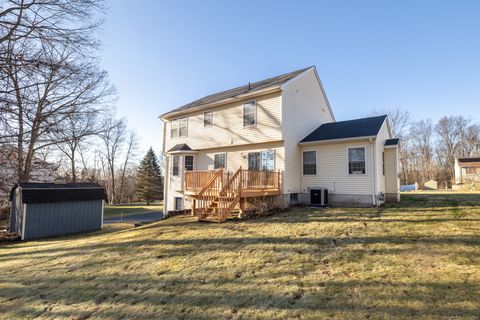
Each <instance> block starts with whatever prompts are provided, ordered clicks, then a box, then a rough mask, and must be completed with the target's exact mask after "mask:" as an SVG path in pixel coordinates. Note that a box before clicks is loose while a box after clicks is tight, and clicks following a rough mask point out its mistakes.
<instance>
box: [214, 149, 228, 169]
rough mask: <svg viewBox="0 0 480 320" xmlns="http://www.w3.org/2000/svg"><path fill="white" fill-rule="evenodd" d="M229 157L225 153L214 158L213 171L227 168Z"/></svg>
mask: <svg viewBox="0 0 480 320" xmlns="http://www.w3.org/2000/svg"><path fill="white" fill-rule="evenodd" d="M226 159H227V156H226V154H225V153H217V154H215V155H214V156H213V169H220V168H225V162H226Z"/></svg>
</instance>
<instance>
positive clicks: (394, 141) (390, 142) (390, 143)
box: [385, 138, 399, 146]
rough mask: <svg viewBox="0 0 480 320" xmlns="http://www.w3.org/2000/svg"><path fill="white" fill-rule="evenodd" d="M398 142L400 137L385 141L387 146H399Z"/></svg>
mask: <svg viewBox="0 0 480 320" xmlns="http://www.w3.org/2000/svg"><path fill="white" fill-rule="evenodd" d="M398 142H399V139H398V138H395V139H387V140H386V141H385V146H397V145H398Z"/></svg>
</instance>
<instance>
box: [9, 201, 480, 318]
mask: <svg viewBox="0 0 480 320" xmlns="http://www.w3.org/2000/svg"><path fill="white" fill-rule="evenodd" d="M416 197H421V201H419V198H416ZM444 197H446V196H445V195H435V194H433V195H413V194H412V195H409V196H407V197H405V201H404V202H402V203H400V204H396V205H390V206H386V207H384V208H381V209H375V208H371V209H348V208H336V209H325V210H320V209H307V208H305V209H292V210H291V211H289V212H285V213H282V214H278V215H275V216H271V217H267V218H261V219H260V218H259V219H252V220H247V221H241V222H233V221H227V222H226V223H223V224H209V223H198V222H197V221H195V219H194V218H193V217H190V216H177V217H173V218H170V219H167V220H164V221H160V222H157V223H155V224H150V225H147V226H143V227H140V228H135V229H121V230H117V231H114V232H110V233H105V234H94V235H83V236H76V237H68V238H60V239H53V240H42V241H32V242H25V243H18V244H15V245H10V246H5V247H3V248H1V249H0V270H2V272H1V273H0V310H2V313H0V318H5V319H16V318H34V317H38V318H39V319H53V318H55V319H57V318H58V319H72V318H74V319H87V318H92V319H93V318H94V319H146V318H157V319H323V318H337V319H368V318H370V319H389V318H390V319H477V318H478V317H479V316H480V295H479V292H480V268H479V265H480V249H479V248H480V237H479V234H480V207H479V205H480V195H479V194H470V195H468V197H465V195H459V194H452V195H449V196H448V197H447V198H444ZM450 197H453V198H450ZM453 202H455V203H457V204H456V205H453V206H452V205H451V203H453ZM379 213H381V214H379Z"/></svg>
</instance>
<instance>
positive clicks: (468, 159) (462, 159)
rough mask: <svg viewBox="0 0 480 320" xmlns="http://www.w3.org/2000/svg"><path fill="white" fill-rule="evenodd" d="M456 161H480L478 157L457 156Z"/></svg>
mask: <svg viewBox="0 0 480 320" xmlns="http://www.w3.org/2000/svg"><path fill="white" fill-rule="evenodd" d="M458 162H480V158H458Z"/></svg>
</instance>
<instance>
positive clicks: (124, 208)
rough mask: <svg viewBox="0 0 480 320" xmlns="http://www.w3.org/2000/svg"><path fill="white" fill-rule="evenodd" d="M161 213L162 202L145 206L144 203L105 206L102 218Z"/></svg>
mask: <svg viewBox="0 0 480 320" xmlns="http://www.w3.org/2000/svg"><path fill="white" fill-rule="evenodd" d="M152 211H163V201H160V202H153V203H151V204H150V205H147V204H146V203H145V202H142V203H132V204H120V205H107V206H105V208H104V211H103V214H104V217H119V216H121V215H124V216H127V215H131V214H136V213H144V212H152Z"/></svg>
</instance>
